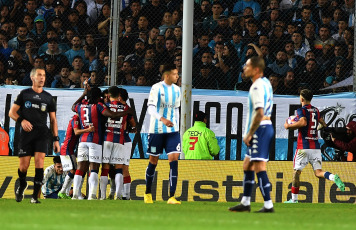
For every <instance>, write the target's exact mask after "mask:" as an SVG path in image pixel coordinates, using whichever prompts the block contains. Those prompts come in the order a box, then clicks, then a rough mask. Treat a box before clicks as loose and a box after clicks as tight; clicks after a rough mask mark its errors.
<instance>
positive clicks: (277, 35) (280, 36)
mask: <svg viewBox="0 0 356 230" xmlns="http://www.w3.org/2000/svg"><path fill="white" fill-rule="evenodd" d="M286 40H287V36H286V35H285V34H284V33H283V27H281V26H279V25H276V26H275V27H274V29H273V32H272V35H271V37H270V41H271V45H270V52H271V53H273V54H275V53H276V52H278V51H279V50H281V49H284V43H285V41H286Z"/></svg>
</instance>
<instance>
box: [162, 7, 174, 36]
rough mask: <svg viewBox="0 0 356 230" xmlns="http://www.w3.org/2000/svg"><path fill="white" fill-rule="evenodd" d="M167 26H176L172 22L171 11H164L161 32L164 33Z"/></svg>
mask: <svg viewBox="0 0 356 230" xmlns="http://www.w3.org/2000/svg"><path fill="white" fill-rule="evenodd" d="M167 28H174V25H173V24H172V13H171V12H170V11H166V12H164V14H163V19H162V24H161V26H160V27H159V33H160V34H162V35H163V34H164V32H165V31H166V30H167Z"/></svg>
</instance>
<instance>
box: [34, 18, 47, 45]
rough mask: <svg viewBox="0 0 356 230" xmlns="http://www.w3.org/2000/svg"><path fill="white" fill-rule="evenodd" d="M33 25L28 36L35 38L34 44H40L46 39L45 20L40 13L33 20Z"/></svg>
mask: <svg viewBox="0 0 356 230" xmlns="http://www.w3.org/2000/svg"><path fill="white" fill-rule="evenodd" d="M34 23H35V26H34V28H33V29H32V30H31V31H30V36H31V37H32V38H33V39H34V40H35V43H36V46H38V47H39V46H41V45H42V44H43V43H44V42H45V39H46V22H45V19H44V17H43V16H42V15H39V16H37V17H36V18H35V20H34Z"/></svg>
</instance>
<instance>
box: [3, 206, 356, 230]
mask: <svg viewBox="0 0 356 230" xmlns="http://www.w3.org/2000/svg"><path fill="white" fill-rule="evenodd" d="M41 202H42V203H41V204H30V200H29V199H25V200H23V201H22V202H21V203H17V202H16V201H15V200H13V199H0V210H1V215H0V223H1V226H0V228H1V229H4V230H8V229H26V230H29V229H60V230H63V229H86V230H89V229H93V230H94V229H95V230H98V229H144V230H146V229H155V230H158V229H165V230H168V229H202V230H207V229H264V230H267V229H273V230H279V229H303V230H309V229H313V230H315V229H322V230H329V229H330V230H335V229H337V230H341V229H345V230H346V229H347V230H351V229H355V228H356V221H355V215H356V205H355V204H311V203H299V204H282V203H277V204H275V210H276V212H275V213H253V211H257V210H259V209H260V208H261V207H262V203H253V204H252V207H251V208H252V212H251V213H232V212H229V211H228V210H227V209H228V207H230V206H234V205H235V204H236V203H226V202H183V203H182V205H167V204H166V203H165V202H162V201H161V202H155V203H154V204H144V203H143V201H133V200H131V201H122V200H104V201H99V200H93V201H87V200H82V201H79V200H76V201H72V200H49V199H47V200H41Z"/></svg>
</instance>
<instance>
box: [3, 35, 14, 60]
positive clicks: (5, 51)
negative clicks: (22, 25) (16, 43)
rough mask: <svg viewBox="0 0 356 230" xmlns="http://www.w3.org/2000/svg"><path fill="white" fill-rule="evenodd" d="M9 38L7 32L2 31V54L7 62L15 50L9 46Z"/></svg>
mask: <svg viewBox="0 0 356 230" xmlns="http://www.w3.org/2000/svg"><path fill="white" fill-rule="evenodd" d="M8 41H9V39H8V37H7V35H6V33H5V31H3V30H1V31H0V54H1V55H3V56H4V58H5V60H8V59H9V57H10V55H11V52H12V51H13V49H12V48H11V47H9V45H8Z"/></svg>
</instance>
